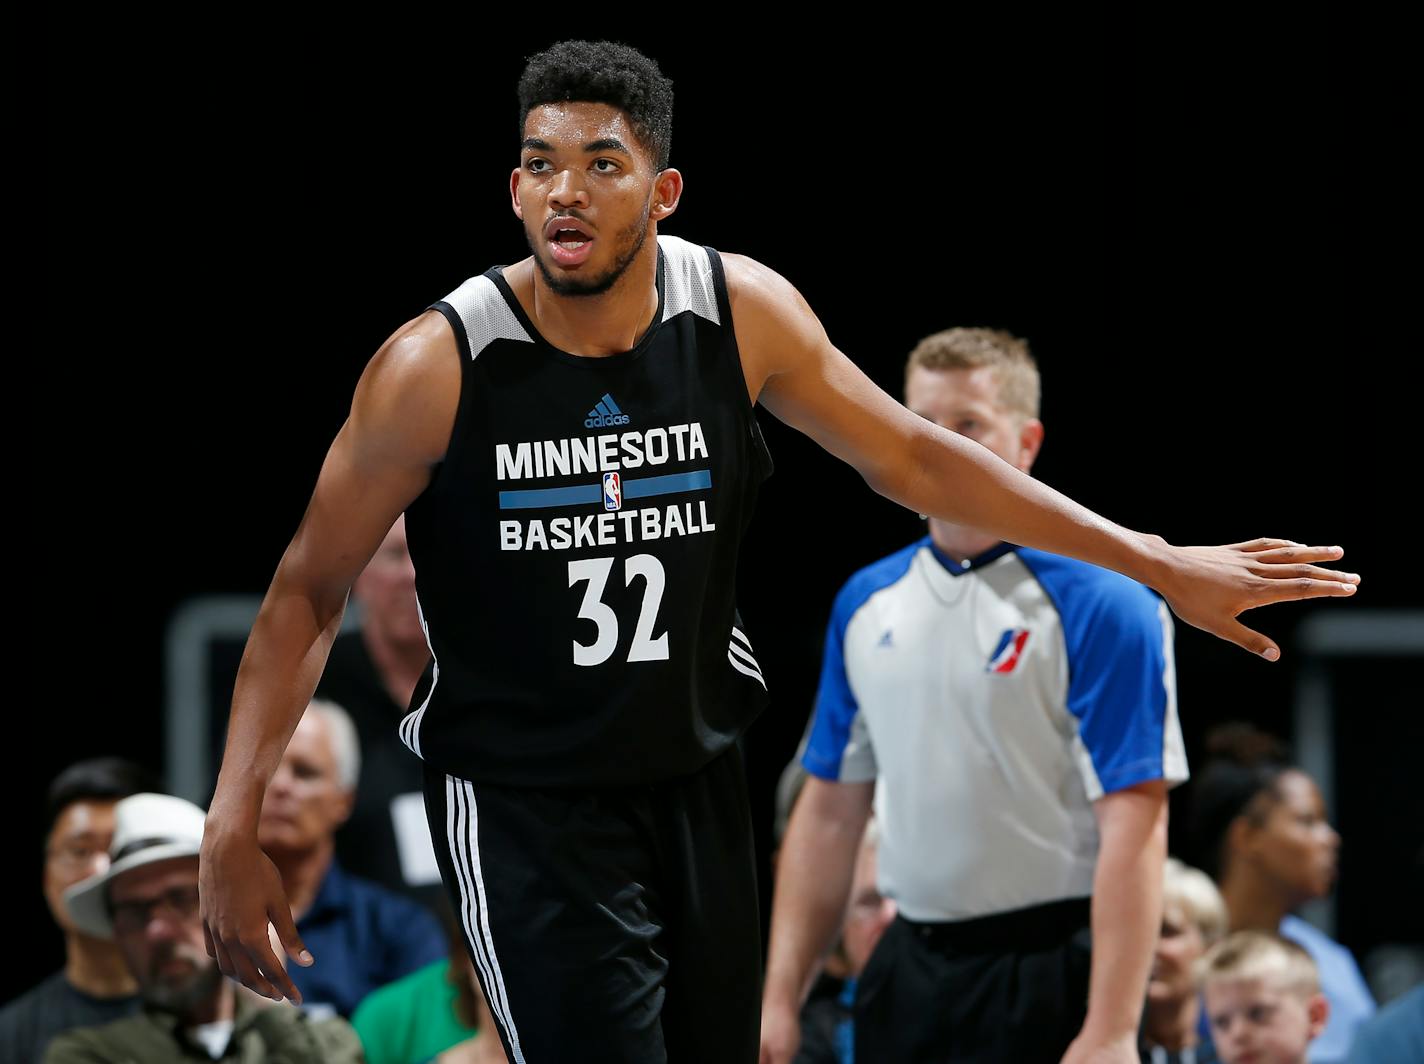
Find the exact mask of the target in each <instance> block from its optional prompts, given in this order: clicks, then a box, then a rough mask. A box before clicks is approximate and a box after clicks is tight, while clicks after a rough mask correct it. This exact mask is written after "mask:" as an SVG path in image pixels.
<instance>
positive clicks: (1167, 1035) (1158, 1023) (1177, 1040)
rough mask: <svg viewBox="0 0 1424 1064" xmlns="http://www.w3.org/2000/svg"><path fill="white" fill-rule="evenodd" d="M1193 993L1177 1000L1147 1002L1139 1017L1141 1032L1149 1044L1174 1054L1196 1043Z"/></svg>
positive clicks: (1195, 1004) (1195, 1009)
mask: <svg viewBox="0 0 1424 1064" xmlns="http://www.w3.org/2000/svg"><path fill="white" fill-rule="evenodd" d="M1199 1012H1200V1006H1199V1005H1198V1002H1197V996H1196V994H1188V995H1187V996H1186V997H1184V998H1182V999H1180V1000H1178V1001H1149V1002H1148V1003H1147V1007H1146V1009H1144V1010H1143V1015H1142V1033H1143V1035H1144V1036H1145V1037H1146V1039H1147V1042H1148V1044H1149V1045H1154V1046H1161V1047H1162V1048H1163V1049H1165V1050H1167V1051H1168V1052H1172V1053H1176V1052H1180V1051H1181V1050H1183V1049H1186V1048H1187V1047H1188V1046H1194V1045H1196V1044H1197V1041H1198V1039H1197V1016H1198V1014H1199Z"/></svg>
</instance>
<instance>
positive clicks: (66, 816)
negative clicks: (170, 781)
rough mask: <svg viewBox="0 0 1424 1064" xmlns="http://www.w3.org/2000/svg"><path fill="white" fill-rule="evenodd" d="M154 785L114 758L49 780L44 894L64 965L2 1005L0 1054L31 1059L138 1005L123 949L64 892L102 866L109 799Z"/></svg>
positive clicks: (110, 816)
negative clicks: (75, 911)
mask: <svg viewBox="0 0 1424 1064" xmlns="http://www.w3.org/2000/svg"><path fill="white" fill-rule="evenodd" d="M153 786H154V785H153V783H152V782H150V778H149V773H148V771H147V770H146V769H143V768H140V767H139V766H138V765H135V764H133V763H131V762H128V761H123V760H121V759H119V758H117V757H103V758H95V759H93V760H90V761H80V762H78V763H77V764H74V765H71V766H69V768H67V769H65V770H64V771H63V772H61V773H60V774H59V775H58V776H56V777H55V778H54V781H53V782H52V783H51V784H50V785H49V792H48V794H47V795H46V798H45V823H46V830H45V850H44V897H45V904H46V905H48V906H49V911H50V915H51V916H52V917H53V918H54V922H55V923H56V924H58V925H59V928H60V930H61V931H62V932H64V968H63V969H61V970H60V971H58V972H55V973H54V974H53V975H52V976H50V977H49V978H48V979H46V980H44V982H42V983H40V984H39V985H38V986H36V987H35V988H34V989H32V990H30V991H29V992H28V993H26V994H23V995H21V996H20V997H18V998H16V999H15V1000H14V1001H12V1002H10V1004H8V1005H6V1006H5V1008H4V1009H3V1010H0V1061H22V1062H24V1064H30V1062H31V1061H36V1060H39V1059H40V1057H41V1056H42V1055H43V1054H44V1050H45V1047H46V1046H47V1045H49V1042H50V1039H52V1038H53V1037H54V1036H55V1035H57V1034H60V1033H61V1032H63V1031H67V1030H70V1029H71V1028H74V1027H87V1026H89V1025H91V1024H96V1023H107V1022H108V1021H110V1020H117V1019H119V1018H120V1017H123V1016H128V1015H131V1014H132V1013H134V1012H137V1011H138V1006H139V998H138V992H137V989H138V988H137V984H135V983H134V980H133V976H131V975H129V970H128V968H127V967H125V965H124V958H123V956H122V955H121V954H120V953H119V951H118V948H117V947H116V946H115V945H114V944H113V943H112V942H110V941H108V940H106V939H102V938H96V937H94V936H93V935H89V934H86V933H85V932H84V931H82V930H80V928H78V927H77V926H76V925H75V924H74V922H73V920H71V919H70V917H69V911H68V909H67V908H66V906H65V904H64V892H65V891H66V890H68V889H69V888H70V887H72V886H73V885H74V884H76V883H78V882H79V881H80V880H83V879H87V878H89V877H90V876H91V875H94V874H96V873H98V872H102V871H103V870H104V869H105V868H107V867H108V864H109V841H110V840H111V839H112V838H113V834H114V804H115V803H116V802H118V800H119V799H120V798H126V797H128V796H129V795H130V794H135V793H137V792H138V791H144V790H151V789H152V788H153Z"/></svg>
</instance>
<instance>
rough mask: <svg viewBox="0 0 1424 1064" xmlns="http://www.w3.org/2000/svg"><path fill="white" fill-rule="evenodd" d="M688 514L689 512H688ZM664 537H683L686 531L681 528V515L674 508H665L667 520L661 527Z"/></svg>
mask: <svg viewBox="0 0 1424 1064" xmlns="http://www.w3.org/2000/svg"><path fill="white" fill-rule="evenodd" d="M689 513H690V511H689ZM663 535H664V536H669V537H670V536H685V535H687V531H686V530H685V529H684V528H683V527H682V514H681V512H679V511H678V508H677V507H676V506H669V507H668V508H667V518H666V520H665V524H664V525H663Z"/></svg>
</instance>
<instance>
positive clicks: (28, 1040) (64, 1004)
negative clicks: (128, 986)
mask: <svg viewBox="0 0 1424 1064" xmlns="http://www.w3.org/2000/svg"><path fill="white" fill-rule="evenodd" d="M138 1010H139V997H138V995H137V994H134V995H131V996H129V997H120V998H96V997H90V996H89V995H88V994H86V993H84V992H83V991H80V990H76V989H75V988H74V987H73V986H71V985H70V983H69V980H68V979H66V978H65V977H64V973H63V972H62V971H61V972H55V973H54V974H53V975H52V976H50V977H49V978H48V979H46V980H45V981H44V982H42V983H40V984H39V985H38V986H36V987H34V988H33V989H31V990H29V991H27V992H26V993H24V994H22V995H21V996H20V997H17V998H16V999H15V1000H14V1001H12V1002H10V1003H9V1004H8V1005H6V1006H5V1007H4V1008H3V1009H0V1062H3V1064H11V1062H14V1064H37V1062H38V1061H39V1060H40V1059H41V1057H43V1056H44V1051H45V1047H46V1046H48V1045H49V1043H50V1041H51V1040H52V1039H53V1038H54V1036H55V1035H58V1034H63V1033H64V1032H65V1031H70V1030H74V1029H76V1028H79V1027H92V1026H94V1025H96V1024H100V1023H108V1022H110V1021H111V1020H121V1019H123V1018H124V1017H125V1016H132V1015H134V1014H136V1013H137V1012H138Z"/></svg>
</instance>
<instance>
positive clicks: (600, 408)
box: [583, 392, 628, 429]
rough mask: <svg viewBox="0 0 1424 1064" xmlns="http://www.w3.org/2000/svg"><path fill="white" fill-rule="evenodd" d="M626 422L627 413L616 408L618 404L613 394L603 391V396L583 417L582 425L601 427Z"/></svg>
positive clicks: (587, 427)
mask: <svg viewBox="0 0 1424 1064" xmlns="http://www.w3.org/2000/svg"><path fill="white" fill-rule="evenodd" d="M626 424H628V415H627V414H625V413H623V411H621V410H619V409H618V404H617V403H615V402H614V401H613V396H611V395H609V394H608V393H607V392H604V393H603V398H602V399H600V400H599V401H598V402H597V403H595V404H594V407H593V409H592V410H590V411H589V412H588V417H586V418H584V422H583V427H584V428H586V429H601V428H607V427H608V426H610V425H626Z"/></svg>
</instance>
